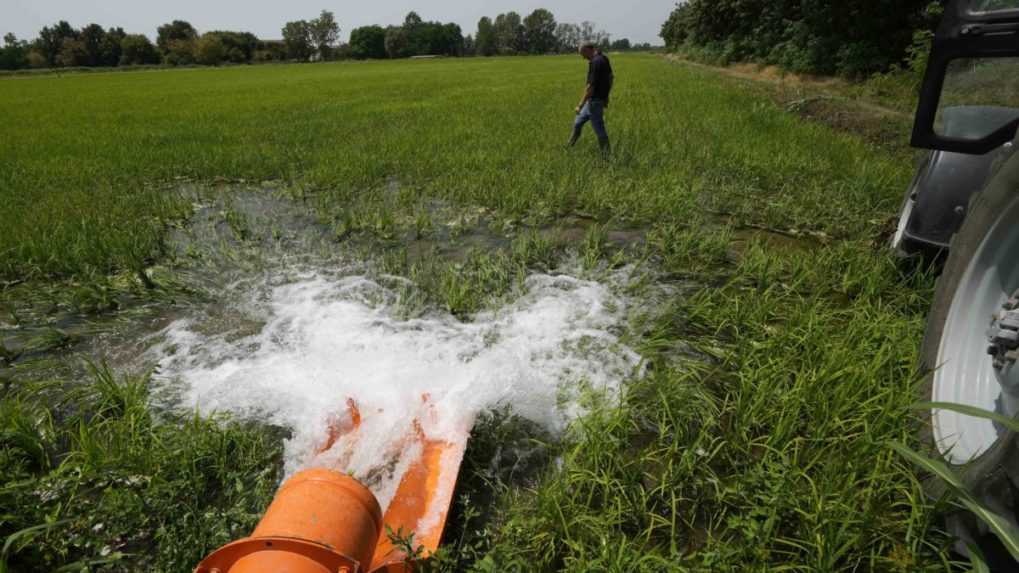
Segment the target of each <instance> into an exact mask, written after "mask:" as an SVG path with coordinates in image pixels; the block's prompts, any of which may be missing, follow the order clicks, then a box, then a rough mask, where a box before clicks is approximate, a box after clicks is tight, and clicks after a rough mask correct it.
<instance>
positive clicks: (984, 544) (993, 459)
mask: <svg viewBox="0 0 1019 573" xmlns="http://www.w3.org/2000/svg"><path fill="white" fill-rule="evenodd" d="M1006 219H1007V220H1006ZM1002 224H1004V225H1006V226H1010V227H1012V228H1015V229H1019V156H1016V157H1014V158H1012V159H1010V160H1009V161H1008V162H1007V163H1005V164H1004V165H1003V166H1002V168H1001V169H1000V170H999V171H998V173H997V174H995V175H994V176H993V177H992V179H991V181H990V182H989V184H988V185H987V187H986V188H985V189H984V191H982V192H980V193H977V194H975V195H974V197H973V198H972V200H971V202H970V207H969V210H968V215H967V217H966V220H965V222H964V223H963V225H962V227H961V228H960V230H959V232H958V233H956V234H955V236H954V237H953V239H952V243H951V249H950V253H949V256H948V259H947V261H946V263H945V266H944V270H943V273H942V275H941V277H940V279H939V281H938V285H937V291H936V294H935V297H934V301H933V303H932V307H931V311H930V314H929V318H928V322H927V331H926V333H925V337H924V342H923V347H922V350H921V366H922V369H923V372H924V373H925V377H924V383H923V385H922V386H921V388H922V391H921V394H922V395H921V399H922V400H923V401H925V402H926V401H940V402H965V401H966V398H967V397H970V398H973V400H974V401H975V402H979V403H981V404H987V396H986V395H983V396H978V395H977V394H979V393H980V392H981V391H982V390H980V389H979V388H980V387H982V388H985V390H983V392H984V394H986V393H987V392H993V390H986V388H989V386H988V384H987V382H986V378H985V379H984V385H983V386H981V383H980V382H979V380H978V374H975V373H974V372H977V371H974V370H973V369H972V368H971V369H966V368H962V367H958V366H957V367H956V368H960V370H961V372H959V373H958V374H959V375H958V376H954V375H952V374H948V373H946V371H947V372H952V371H953V368H950V367H946V365H949V366H950V365H951V361H952V360H953V359H955V360H957V361H959V362H961V361H962V360H963V359H964V357H963V356H962V355H965V356H971V357H973V358H972V360H974V361H976V360H977V358H976V357H975V355H974V354H973V352H974V351H975V350H974V348H972V347H979V346H980V345H981V344H983V350H982V351H983V353H984V354H985V356H984V358H985V359H986V360H987V362H988V363H990V362H991V357H990V356H987V355H986V353H987V346H988V345H989V344H990V343H989V342H988V341H987V338H986V335H985V332H986V329H988V328H989V327H990V325H991V321H992V318H991V315H992V314H993V310H990V311H989V310H988V308H987V307H988V305H990V306H993V305H991V304H990V302H986V301H985V302H983V303H981V301H980V300H977V299H978V298H980V297H969V296H968V294H969V293H971V292H983V291H980V290H976V291H971V290H968V289H970V288H971V287H970V286H968V285H971V284H976V283H973V278H974V277H980V276H984V277H988V276H990V275H989V274H987V273H985V272H984V270H983V269H984V268H985V267H984V266H983V265H985V264H986V261H987V260H988V259H987V258H986V257H987V256H989V254H990V253H992V252H997V251H995V249H1005V248H1008V247H1009V246H1010V244H1011V243H1010V242H1009V241H1003V242H1001V244H998V241H997V240H996V239H997V238H998V237H999V236H1000V235H998V234H996V233H1001V232H1006V231H1003V230H1002V229H1003V227H1001V225H1002ZM992 239H995V240H992ZM1011 246H1013V247H1015V246H1016V245H1014V244H1011ZM998 256H999V257H1010V259H1009V260H1010V261H1011V262H1008V261H1005V262H1006V263H1007V264H1005V265H1002V266H1001V268H1005V269H1008V268H1014V269H1019V248H1014V249H1012V252H1011V253H1001V254H999V255H998ZM981 260H982V261H984V262H983V263H981V262H980V261H981ZM998 260H999V261H1000V259H998ZM995 268H998V267H995ZM1004 274H1007V275H1009V278H1008V280H1007V281H1005V280H1004V277H1001V278H1002V279H1003V280H1001V281H990V280H986V278H985V280H984V281H983V283H995V282H1002V283H1003V282H1012V281H1017V282H1019V272H1009V271H1007V270H1006V271H1005V272H1004ZM1009 289H1019V284H1011V285H1007V284H1002V291H1003V292H1004V291H1008V292H1012V291H1011V290H1009ZM984 298H986V299H988V300H989V299H992V298H993V297H992V296H987V297H984ZM1006 298H1007V296H1006ZM1002 302H1003V301H1002ZM998 304H999V305H1000V304H1001V302H999V303H998ZM967 323H968V325H967ZM979 325H983V330H984V331H981V332H977V331H976V330H977V329H978V328H979ZM963 326H968V327H969V328H963ZM958 341H965V342H958ZM960 349H966V351H965V352H957V353H953V351H954V350H960ZM975 363H978V364H979V362H975ZM991 373H992V375H993V370H992V371H991ZM981 375H983V376H986V373H984V374H981ZM953 385H956V386H955V389H953ZM971 388H977V389H971ZM946 389H947V391H946ZM999 389H1000V386H999ZM949 393H952V394H954V395H955V396H960V397H962V398H963V399H961V400H956V399H951V398H950V397H949V396H948V395H949ZM967 393H970V394H972V393H977V394H972V396H969V394H967ZM991 400H992V402H991V403H997V404H998V405H1000V404H1001V400H1002V397H1000V396H999V397H998V398H997V399H996V400H997V402H994V400H995V399H994V398H992V399H991ZM972 405H978V404H977V403H973V404H972ZM984 409H989V408H987V407H986V406H985V407H984ZM952 415H953V414H952V413H950V412H946V411H943V410H942V411H926V412H925V414H924V420H923V422H924V423H923V424H922V428H921V430H920V432H921V435H920V438H921V442H922V443H924V444H925V445H926V446H927V447H929V448H930V449H929V452H930V453H931V454H932V455H934V456H935V457H937V458H940V459H943V460H944V461H945V463H947V464H948V465H949V466H950V467H951V468H952V469H953V470H954V471H955V472H956V473H957V474H958V475H959V476H960V478H961V479H962V481H963V483H964V484H965V485H966V487H967V488H969V490H970V491H971V492H972V493H973V494H974V495H975V496H976V497H977V498H978V499H979V500H980V501H981V502H982V503H984V505H986V506H987V507H988V508H990V509H992V510H994V511H995V512H997V513H999V514H1000V515H1002V516H1003V517H1006V518H1007V519H1009V520H1010V521H1012V522H1013V523H1014V524H1015V523H1016V522H1017V516H1019V489H1017V487H1019V440H1017V436H1016V434H1015V433H1013V432H1009V431H1004V430H1003V429H1002V428H1000V427H999V426H993V424H992V426H993V428H994V430H993V431H992V433H990V434H987V426H986V424H991V422H988V421H986V420H983V419H977V418H966V417H961V418H953V419H951V420H949V418H950V417H951V416H952ZM956 416H961V415H958V414H956ZM979 423H983V424H985V426H982V427H980V429H979V431H978V430H977V429H972V430H971V432H970V435H980V436H981V437H980V438H978V439H976V441H977V442H979V444H980V445H979V447H975V448H972V449H971V450H970V451H972V455H969V454H967V453H965V449H964V452H963V453H962V454H958V453H957V450H956V449H955V448H956V447H957V446H949V445H946V443H945V442H946V441H950V440H946V439H945V436H946V435H947V434H946V429H945V428H949V429H959V428H972V427H973V426H972V424H979ZM981 432H982V433H981ZM963 434H965V432H962V431H958V433H952V434H951V435H952V436H955V437H954V438H952V439H954V440H957V444H962V443H963V439H961V438H959V436H961V435H963ZM988 436H989V437H988ZM924 486H925V489H926V491H927V493H928V494H929V495H930V496H931V497H933V498H940V497H942V496H943V495H944V494H945V492H946V487H945V485H944V484H943V483H942V482H941V481H940V480H939V479H938V478H936V477H933V476H932V477H930V478H928V479H927V480H926V481H925V483H924ZM946 521H947V523H946V525H947V528H948V531H949V533H951V534H953V535H955V536H956V537H957V538H958V539H959V544H958V545H957V547H956V549H957V550H958V551H959V552H960V553H962V554H964V555H966V554H968V553H969V552H968V551H967V550H966V544H970V545H972V546H975V547H977V548H979V549H980V550H981V552H982V553H983V555H984V557H985V558H986V559H987V561H988V564H989V565H990V566H991V568H992V570H994V571H1016V570H1019V564H1017V563H1016V562H1015V561H1014V560H1012V558H1011V556H1010V555H1009V553H1008V551H1006V550H1005V547H1004V546H1003V545H1002V544H1001V542H1000V541H998V539H997V538H996V537H995V536H994V535H993V534H992V533H991V532H990V530H989V529H988V528H987V527H986V526H985V525H984V523H983V522H982V521H980V520H978V519H977V518H976V517H975V516H973V515H972V514H969V513H968V512H965V511H963V510H961V509H959V510H953V512H952V513H950V514H949V515H948V516H947V518H946Z"/></svg>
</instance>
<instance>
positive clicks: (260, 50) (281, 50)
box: [252, 40, 287, 62]
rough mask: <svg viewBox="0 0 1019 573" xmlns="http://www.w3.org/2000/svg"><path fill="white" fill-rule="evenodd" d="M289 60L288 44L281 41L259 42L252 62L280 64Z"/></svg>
mask: <svg viewBox="0 0 1019 573" xmlns="http://www.w3.org/2000/svg"><path fill="white" fill-rule="evenodd" d="M286 59H287V44H286V42H283V41H280V40H259V41H258V46H257V47H256V48H255V53H254V55H253V56H252V60H254V61H256V62H280V61H283V60H286Z"/></svg>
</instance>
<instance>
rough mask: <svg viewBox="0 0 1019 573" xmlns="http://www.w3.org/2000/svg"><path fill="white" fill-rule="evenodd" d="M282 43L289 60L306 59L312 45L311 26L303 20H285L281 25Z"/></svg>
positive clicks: (311, 49)
mask: <svg viewBox="0 0 1019 573" xmlns="http://www.w3.org/2000/svg"><path fill="white" fill-rule="evenodd" d="M283 44H284V45H285V46H286V51H287V57H288V58H290V59H291V60H307V59H308V58H309V57H311V53H312V52H313V51H314V47H313V46H312V43H311V27H310V26H309V25H308V22H306V21H304V20H297V21H294V22H287V24H286V25H285V26H283Z"/></svg>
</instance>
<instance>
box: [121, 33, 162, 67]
mask: <svg viewBox="0 0 1019 573" xmlns="http://www.w3.org/2000/svg"><path fill="white" fill-rule="evenodd" d="M158 63H159V52H158V51H157V50H156V47H155V46H154V45H152V42H150V41H149V39H148V38H147V37H145V36H143V35H142V34H130V35H128V36H125V37H124V39H123V40H121V41H120V65H122V66H140V65H150V64H158Z"/></svg>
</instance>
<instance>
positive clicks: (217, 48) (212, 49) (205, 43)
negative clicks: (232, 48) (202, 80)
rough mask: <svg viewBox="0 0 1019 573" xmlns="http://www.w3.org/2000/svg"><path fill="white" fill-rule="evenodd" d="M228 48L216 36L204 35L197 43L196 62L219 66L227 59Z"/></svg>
mask: <svg viewBox="0 0 1019 573" xmlns="http://www.w3.org/2000/svg"><path fill="white" fill-rule="evenodd" d="M226 54H227V51H226V46H225V45H223V40H221V39H220V37H219V36H217V35H216V34H202V37H201V38H199V39H198V41H197V42H196V43H195V61H196V62H198V63H199V64H202V65H206V66H217V65H219V64H220V63H221V62H223V61H224V60H225V59H226Z"/></svg>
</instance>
